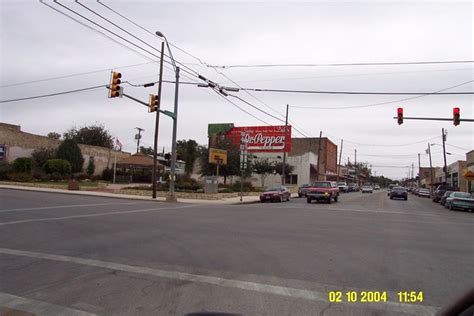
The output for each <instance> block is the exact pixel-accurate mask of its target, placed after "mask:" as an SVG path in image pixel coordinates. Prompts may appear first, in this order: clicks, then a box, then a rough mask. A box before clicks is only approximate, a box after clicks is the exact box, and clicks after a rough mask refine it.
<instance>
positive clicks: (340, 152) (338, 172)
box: [337, 139, 344, 182]
mask: <svg viewBox="0 0 474 316" xmlns="http://www.w3.org/2000/svg"><path fill="white" fill-rule="evenodd" d="M343 144H344V140H343V139H341V150H340V151H339V165H338V168H337V182H339V176H340V174H341V163H342V161H341V159H342V145H343Z"/></svg>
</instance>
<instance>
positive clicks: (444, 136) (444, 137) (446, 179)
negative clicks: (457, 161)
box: [441, 128, 448, 183]
mask: <svg viewBox="0 0 474 316" xmlns="http://www.w3.org/2000/svg"><path fill="white" fill-rule="evenodd" d="M441 134H442V136H443V157H444V167H443V171H444V172H443V173H444V182H445V183H448V165H447V163H446V145H445V143H446V136H447V133H445V131H444V128H442V129H441Z"/></svg>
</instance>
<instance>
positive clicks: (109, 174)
mask: <svg viewBox="0 0 474 316" xmlns="http://www.w3.org/2000/svg"><path fill="white" fill-rule="evenodd" d="M113 176H114V170H113V169H110V168H108V167H107V168H105V169H104V171H102V177H101V179H102V180H104V181H111V180H112V178H113Z"/></svg>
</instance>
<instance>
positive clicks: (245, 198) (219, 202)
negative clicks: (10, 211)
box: [0, 184, 260, 205]
mask: <svg viewBox="0 0 474 316" xmlns="http://www.w3.org/2000/svg"><path fill="white" fill-rule="evenodd" d="M0 189H12V190H24V191H36V192H49V193H62V194H75V195H85V196H96V197H108V198H116V199H130V200H141V201H153V202H166V199H165V198H164V197H157V198H156V199H152V198H151V196H140V195H132V194H119V193H108V192H95V191H69V190H63V189H50V188H37V187H26V186H19V185H6V184H0ZM242 200H243V201H242V202H240V197H233V198H224V199H221V200H202V199H181V198H180V199H178V203H190V204H212V205H232V204H251V203H259V202H260V198H259V196H243V197H242Z"/></svg>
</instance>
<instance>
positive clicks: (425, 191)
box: [417, 188, 431, 198]
mask: <svg viewBox="0 0 474 316" xmlns="http://www.w3.org/2000/svg"><path fill="white" fill-rule="evenodd" d="M417 195H418V196H424V197H427V198H429V197H431V191H430V189H427V188H421V189H420V190H419V191H418V194H417Z"/></svg>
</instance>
